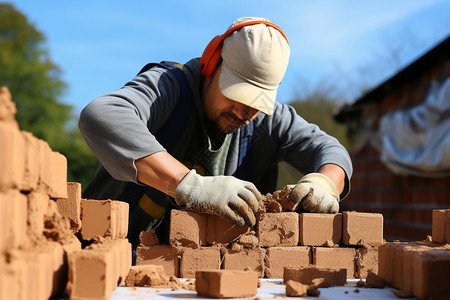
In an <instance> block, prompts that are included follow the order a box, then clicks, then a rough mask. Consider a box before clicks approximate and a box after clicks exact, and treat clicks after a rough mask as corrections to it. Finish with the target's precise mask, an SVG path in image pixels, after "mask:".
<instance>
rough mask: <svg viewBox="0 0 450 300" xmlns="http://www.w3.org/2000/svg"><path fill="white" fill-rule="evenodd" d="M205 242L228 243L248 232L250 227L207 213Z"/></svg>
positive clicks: (212, 243) (214, 243)
mask: <svg viewBox="0 0 450 300" xmlns="http://www.w3.org/2000/svg"><path fill="white" fill-rule="evenodd" d="M206 228H207V229H206V242H207V244H208V245H217V244H220V245H224V246H225V245H228V244H230V243H231V242H233V241H235V240H238V239H239V237H240V236H242V235H244V234H246V233H248V232H250V229H251V228H250V227H248V226H246V225H244V226H242V227H240V226H237V225H234V224H232V223H230V222H228V221H227V220H224V219H222V218H221V217H218V216H214V215H208V217H207V219H206Z"/></svg>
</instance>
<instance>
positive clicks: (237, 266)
mask: <svg viewBox="0 0 450 300" xmlns="http://www.w3.org/2000/svg"><path fill="white" fill-rule="evenodd" d="M265 252H266V251H265V250H264V249H261V248H255V249H243V250H241V251H234V250H232V249H225V250H224V252H223V264H222V269H225V270H240V271H255V272H258V276H259V277H261V278H262V277H264V258H265V255H266V253H265Z"/></svg>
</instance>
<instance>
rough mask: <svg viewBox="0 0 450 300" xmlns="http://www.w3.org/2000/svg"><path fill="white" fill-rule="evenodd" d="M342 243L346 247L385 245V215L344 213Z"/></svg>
mask: <svg viewBox="0 0 450 300" xmlns="http://www.w3.org/2000/svg"><path fill="white" fill-rule="evenodd" d="M342 222H343V230H342V241H343V243H344V244H345V245H359V244H366V245H370V246H378V245H382V244H383V215H382V214H377V213H360V212H354V211H352V212H349V211H344V212H343V213H342Z"/></svg>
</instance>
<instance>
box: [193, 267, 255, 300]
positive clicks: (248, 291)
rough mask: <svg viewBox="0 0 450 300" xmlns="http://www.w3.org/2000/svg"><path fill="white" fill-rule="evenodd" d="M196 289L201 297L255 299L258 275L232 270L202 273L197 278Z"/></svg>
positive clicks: (198, 273)
mask: <svg viewBox="0 0 450 300" xmlns="http://www.w3.org/2000/svg"><path fill="white" fill-rule="evenodd" d="M195 288H196V290H197V293H198V295H199V296H201V297H209V298H247V297H253V296H255V295H256V293H257V288H258V273H256V272H244V271H230V270H218V271H209V270H208V271H201V272H197V274H196V276H195Z"/></svg>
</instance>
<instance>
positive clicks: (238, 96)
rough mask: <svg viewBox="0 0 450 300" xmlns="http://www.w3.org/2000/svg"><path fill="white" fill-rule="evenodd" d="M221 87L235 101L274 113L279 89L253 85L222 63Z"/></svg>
mask: <svg viewBox="0 0 450 300" xmlns="http://www.w3.org/2000/svg"><path fill="white" fill-rule="evenodd" d="M219 89H220V91H221V92H222V94H223V95H224V96H225V97H227V98H228V99H231V100H233V101H236V102H239V103H242V104H245V105H247V106H250V107H252V108H254V109H257V110H259V111H261V112H263V113H265V114H267V115H271V114H272V113H273V109H274V107H275V99H276V97H277V89H274V90H268V89H264V88H261V87H258V86H256V85H253V84H251V83H249V82H248V81H246V80H245V79H243V78H240V77H239V76H238V75H236V74H235V73H234V72H233V71H231V70H230V69H229V68H228V67H227V65H226V64H224V63H223V64H222V67H221V71H220V76H219Z"/></svg>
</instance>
